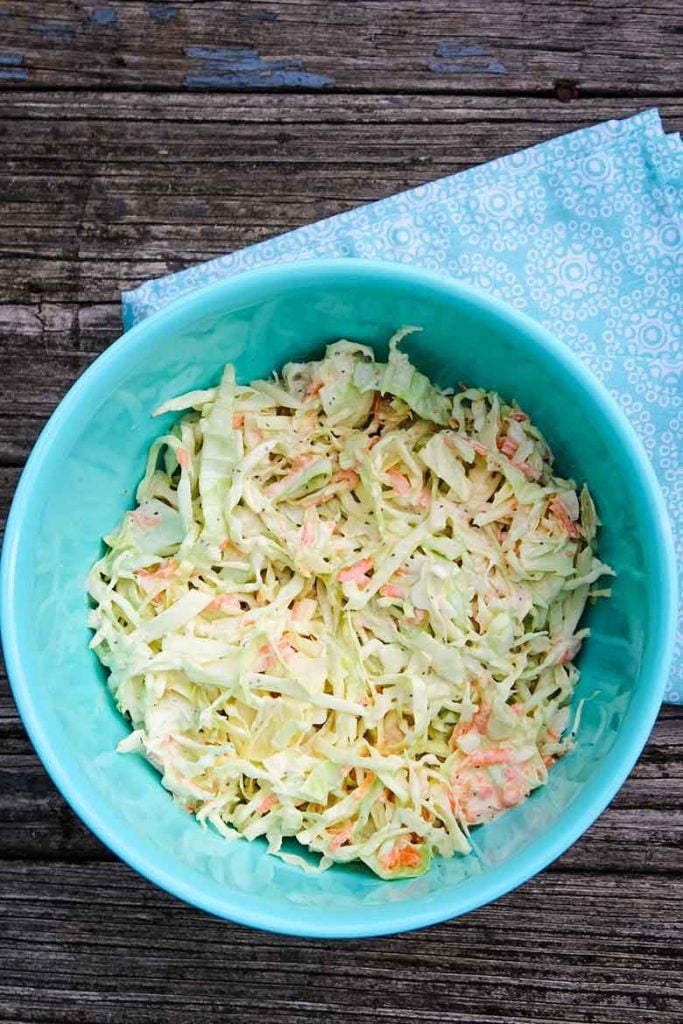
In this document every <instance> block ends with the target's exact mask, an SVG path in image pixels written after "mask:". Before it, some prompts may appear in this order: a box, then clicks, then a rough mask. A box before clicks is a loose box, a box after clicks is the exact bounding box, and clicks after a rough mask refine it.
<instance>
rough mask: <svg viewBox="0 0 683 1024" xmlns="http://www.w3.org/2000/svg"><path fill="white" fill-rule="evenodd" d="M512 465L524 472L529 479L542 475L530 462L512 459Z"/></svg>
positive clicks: (536, 478) (535, 478)
mask: <svg viewBox="0 0 683 1024" xmlns="http://www.w3.org/2000/svg"><path fill="white" fill-rule="evenodd" d="M510 465H511V466H514V467H515V469H518V470H519V471H520V473H523V474H524V476H525V477H526V478H527V480H538V477H539V475H540V474H539V472H538V470H537V469H534V468H533V466H530V465H529V463H528V462H514V461H511V462H510Z"/></svg>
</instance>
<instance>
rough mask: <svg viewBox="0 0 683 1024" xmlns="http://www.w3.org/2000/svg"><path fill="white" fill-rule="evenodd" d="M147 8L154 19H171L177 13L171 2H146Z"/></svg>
mask: <svg viewBox="0 0 683 1024" xmlns="http://www.w3.org/2000/svg"><path fill="white" fill-rule="evenodd" d="M147 10H148V11H149V13H150V15H151V16H152V17H153V18H154V19H155V20H156V21H173V19H174V18H175V17H176V15H177V14H178V8H177V7H174V6H173V4H147Z"/></svg>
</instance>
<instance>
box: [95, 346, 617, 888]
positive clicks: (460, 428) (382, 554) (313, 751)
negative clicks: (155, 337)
mask: <svg viewBox="0 0 683 1024" xmlns="http://www.w3.org/2000/svg"><path fill="white" fill-rule="evenodd" d="M406 333H409V331H408V330H406V329H404V330H403V331H401V332H399V333H398V334H397V335H395V337H394V338H393V339H392V341H391V344H390V350H389V357H388V362H387V363H380V362H378V361H376V359H375V357H374V353H373V351H372V349H371V348H368V347H366V346H364V345H360V344H356V343H352V342H349V341H339V342H337V343H335V344H333V345H330V346H329V347H328V349H327V352H326V355H325V358H324V359H322V360H321V361H317V362H307V363H290V364H289V365H287V366H285V367H284V369H283V371H282V374H281V376H279V377H274V378H273V379H272V380H269V381H255V382H254V383H252V384H250V385H249V386H247V387H242V386H238V385H237V384H236V383H235V376H234V371H233V369H232V367H230V366H228V367H226V370H225V372H224V374H223V377H222V380H221V382H220V385H219V386H218V387H217V388H210V389H207V390H205V391H193V392H190V393H189V394H188V395H186V396H184V397H180V398H177V399H173V400H171V401H170V402H166V403H165V404H164V405H163V406H162V407H161V408H160V409H159V410H158V412H159V413H167V412H180V413H183V414H184V415H183V416H182V418H181V419H180V420H179V421H178V422H176V423H175V425H174V426H173V427H172V428H171V429H170V431H169V432H168V433H166V434H165V435H163V436H162V437H161V438H160V439H159V440H157V441H156V442H155V443H154V445H153V446H152V448H151V451H150V455H149V459H148V462H147V470H146V472H145V475H144V478H143V480H142V482H141V483H140V485H139V487H138V491H137V502H138V504H137V507H136V508H135V510H134V511H132V512H129V513H127V514H126V515H125V516H124V519H123V521H122V523H121V524H120V526H119V527H118V529H117V530H116V531H115V532H114V533H112V534H111V536H109V537H107V538H106V543H107V546H108V549H107V552H106V554H105V555H104V557H103V558H101V559H100V560H99V561H98V562H97V564H96V565H95V566H94V567H93V569H92V572H91V575H90V578H89V591H90V594H91V596H92V598H93V601H94V608H93V609H92V611H91V613H90V625H91V626H92V628H93V630H94V631H95V635H94V637H93V639H92V643H91V646H92V647H93V648H94V650H95V651H96V652H97V655H98V656H99V658H100V660H101V661H102V663H103V664H104V665H105V666H106V667H107V668H108V670H109V685H110V687H111V691H112V693H113V695H114V697H115V700H116V702H117V705H118V707H119V708H120V710H121V711H122V712H123V713H124V714H125V715H127V716H128V718H129V719H130V721H131V723H132V726H133V730H134V731H133V732H132V734H131V735H130V736H129V737H127V738H126V740H125V741H124V742H123V743H122V744H121V745H120V749H122V750H126V751H139V752H141V753H142V754H144V756H145V757H147V758H148V759H149V761H150V762H151V763H152V764H153V765H155V766H156V767H157V768H158V770H159V772H160V773H161V774H162V781H163V784H164V786H166V787H167V788H168V789H169V790H170V791H171V793H172V794H173V796H174V797H175V799H176V800H177V801H178V803H179V804H180V805H181V806H182V807H183V808H185V809H186V810H188V811H189V812H191V813H193V814H196V816H197V818H198V819H199V821H200V822H202V823H209V824H210V825H212V826H213V827H214V828H215V829H216V830H217V831H218V832H219V833H220V834H221V835H224V836H226V837H227V838H234V837H238V836H242V837H246V838H247V839H254V838H255V837H257V836H265V837H266V838H267V841H268V847H269V850H270V851H271V853H274V854H277V855H279V856H281V857H283V858H284V859H285V860H286V861H287V862H288V863H297V864H300V865H301V866H302V867H304V868H305V869H307V870H321V869H324V868H326V867H328V866H329V865H330V864H332V863H333V862H348V861H354V860H361V861H363V862H364V863H365V864H367V865H368V866H369V867H370V868H371V869H372V870H373V871H374V872H376V873H377V874H378V875H380V876H381V877H382V878H399V877H406V876H414V875H418V874H421V873H422V872H424V871H426V870H427V868H428V867H429V864H430V860H431V858H432V856H433V855H434V854H438V855H440V856H442V857H450V856H452V855H453V854H455V853H466V852H467V851H468V850H469V849H470V842H469V833H470V829H471V828H472V827H473V826H475V825H479V824H482V823H485V822H488V821H490V820H491V819H492V818H494V817H495V816H496V815H498V814H499V813H501V812H502V811H504V810H505V809H506V808H509V807H513V806H515V805H517V804H519V803H520V802H521V801H522V800H524V799H525V798H526V797H527V796H528V794H529V793H530V792H531V791H532V790H534V789H535V788H536V787H538V786H539V785H541V784H543V783H544V782H545V781H546V779H547V776H548V769H549V767H550V766H551V765H552V764H553V762H554V760H555V759H556V758H558V757H560V756H561V755H562V754H563V753H565V752H566V751H567V750H568V749H569V748H570V746H571V744H572V741H573V738H572V733H571V732H568V727H569V717H570V712H569V705H570V701H571V698H572V694H573V691H574V687H575V685H576V682H577V680H578V677H579V672H578V669H577V668H576V666H575V665H574V659H575V657H576V655H577V653H578V651H579V648H580V647H581V644H582V641H583V640H584V639H585V637H586V636H587V635H588V632H589V631H588V629H586V628H580V627H579V623H580V619H581V615H582V612H583V609H584V606H585V604H586V600H587V599H588V597H589V596H591V597H593V598H594V597H597V596H600V595H604V594H605V593H608V591H605V590H595V589H593V590H591V587H592V585H593V584H594V582H595V580H597V579H598V577H600V576H602V575H604V574H611V570H610V569H609V568H608V567H607V566H606V565H604V564H603V563H602V562H601V561H599V559H598V558H597V556H596V554H595V535H596V530H597V526H598V519H597V515H596V512H595V506H594V504H593V501H592V499H591V497H590V494H589V493H588V490H587V489H586V488H585V487H584V488H583V489H582V491H581V493H580V495H578V494H577V491H576V485H575V484H574V482H573V481H572V480H564V479H561V478H560V477H557V476H555V475H554V474H553V468H552V455H551V452H550V450H549V449H548V446H547V444H546V443H545V441H544V440H543V437H542V436H541V434H540V433H539V431H538V430H537V429H536V428H535V427H534V426H533V425H532V423H531V422H530V421H529V419H528V418H527V416H526V415H525V414H524V413H523V412H522V411H521V409H519V407H518V406H517V405H515V404H508V403H507V402H505V401H504V400H503V399H501V398H500V397H499V396H498V395H496V394H493V393H490V392H485V391H482V390H480V389H478V388H467V389H466V390H462V391H461V393H459V394H457V395H455V396H453V395H452V394H450V393H448V392H446V391H443V390H441V389H439V388H437V387H435V386H434V385H433V384H432V383H431V382H430V381H429V380H428V379H427V378H426V377H425V376H424V375H423V374H421V373H419V372H418V371H417V370H416V369H415V368H414V367H413V366H412V365H411V363H410V361H409V360H408V357H407V356H406V355H405V354H404V353H402V352H401V351H399V349H398V342H399V341H400V340H401V338H402V337H403V336H404V335H405V334H406ZM287 837H294V838H296V839H297V840H298V842H299V843H300V844H302V846H304V847H306V848H307V849H308V850H310V851H313V852H316V853H319V854H321V855H322V856H321V858H320V860H319V862H318V866H317V868H313V867H312V865H311V862H310V858H304V857H298V856H295V855H292V853H291V852H287V850H286V849H285V848H283V845H282V844H283V840H284V839H286V838H287Z"/></svg>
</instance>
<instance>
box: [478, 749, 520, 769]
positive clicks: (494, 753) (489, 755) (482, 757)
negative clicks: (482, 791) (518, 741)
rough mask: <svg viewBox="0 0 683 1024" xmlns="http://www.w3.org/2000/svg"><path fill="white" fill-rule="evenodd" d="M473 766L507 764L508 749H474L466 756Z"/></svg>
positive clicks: (508, 758) (508, 757)
mask: <svg viewBox="0 0 683 1024" xmlns="http://www.w3.org/2000/svg"><path fill="white" fill-rule="evenodd" d="M468 760H469V762H470V764H472V765H474V767H475V768H483V767H484V766H485V765H489V764H507V763H508V761H509V760H510V751H509V750H475V751H474V753H473V754H470V755H469V758H468Z"/></svg>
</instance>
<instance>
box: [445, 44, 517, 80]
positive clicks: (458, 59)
mask: <svg viewBox="0 0 683 1024" xmlns="http://www.w3.org/2000/svg"><path fill="white" fill-rule="evenodd" d="M427 67H428V68H429V70H430V71H434V72H436V73H437V74H440V75H507V73H508V69H507V68H506V67H505V65H504V64H503V62H502V61H501V60H498V59H497V58H496V57H494V56H493V54H492V53H490V52H489V51H488V50H487V49H486V48H485V47H483V46H481V45H480V44H479V43H471V42H467V41H466V40H463V39H452V40H445V41H444V42H442V43H439V44H438V45H437V46H435V47H434V55H433V57H432V59H431V60H430V61H429V63H428V64H427Z"/></svg>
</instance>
